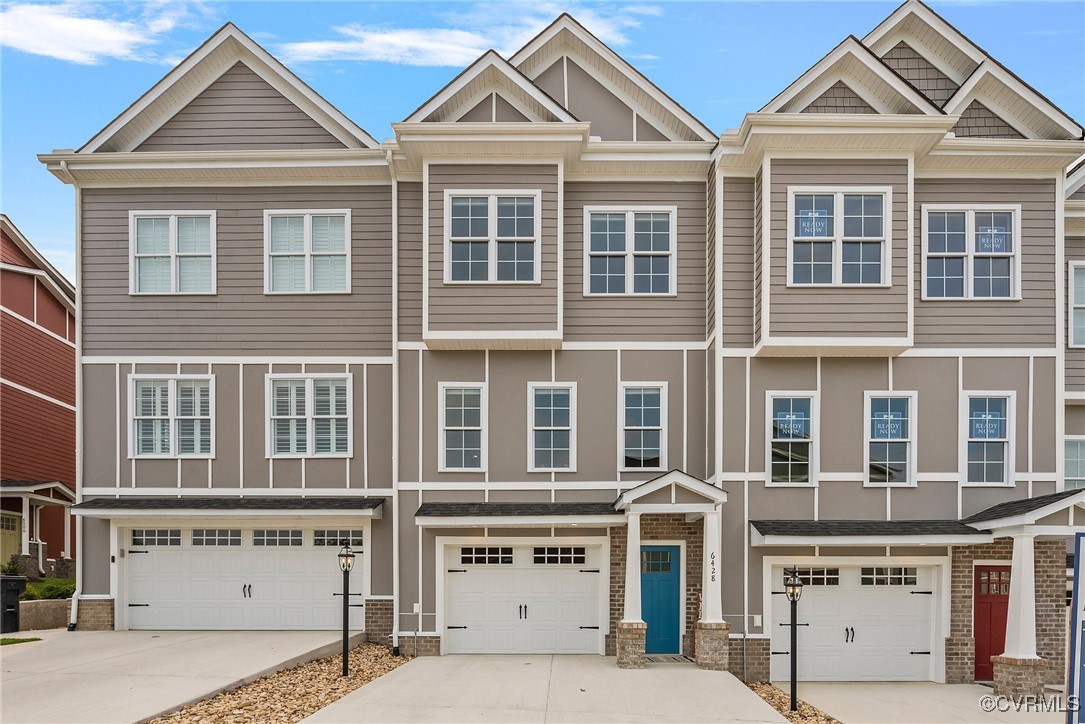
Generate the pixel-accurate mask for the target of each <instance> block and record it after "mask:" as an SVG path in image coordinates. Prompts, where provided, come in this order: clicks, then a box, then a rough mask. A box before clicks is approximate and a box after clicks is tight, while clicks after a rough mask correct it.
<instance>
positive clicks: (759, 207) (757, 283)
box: [723, 170, 765, 344]
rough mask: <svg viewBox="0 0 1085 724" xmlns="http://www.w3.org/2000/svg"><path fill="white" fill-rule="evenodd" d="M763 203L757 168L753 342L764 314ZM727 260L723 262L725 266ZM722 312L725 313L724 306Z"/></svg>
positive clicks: (758, 334)
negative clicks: (762, 305)
mask: <svg viewBox="0 0 1085 724" xmlns="http://www.w3.org/2000/svg"><path fill="white" fill-rule="evenodd" d="M764 205H765V189H764V184H763V183H762V172H761V171H760V170H759V171H758V172H757V176H755V177H754V182H753V341H754V344H758V343H760V342H761V337H762V321H761V315H763V314H764V310H763V309H762V308H761V299H762V297H763V288H762V284H763V283H764V280H763V277H764V275H763V274H762V269H763V268H764V261H765V259H764V257H765V254H764V251H765V250H764V238H763V237H764V235H763V233H762V224H763V221H764ZM726 264H727V262H726V261H725V262H724V266H725V268H726ZM723 313H724V314H725V315H726V314H727V309H726V307H725V308H724V311H723Z"/></svg>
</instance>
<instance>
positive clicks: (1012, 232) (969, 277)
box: [922, 204, 1021, 300]
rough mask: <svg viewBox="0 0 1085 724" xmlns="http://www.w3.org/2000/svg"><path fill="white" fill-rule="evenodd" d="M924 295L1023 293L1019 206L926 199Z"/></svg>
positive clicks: (1012, 295) (933, 297)
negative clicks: (956, 202) (943, 201)
mask: <svg viewBox="0 0 1085 724" xmlns="http://www.w3.org/2000/svg"><path fill="white" fill-rule="evenodd" d="M922 212H923V299H925V300H942V299H1020V295H1021V263H1020V262H1021V206H1020V205H1019V204H1018V205H993V204H971V205H963V206H959V205H952V204H923V207H922Z"/></svg>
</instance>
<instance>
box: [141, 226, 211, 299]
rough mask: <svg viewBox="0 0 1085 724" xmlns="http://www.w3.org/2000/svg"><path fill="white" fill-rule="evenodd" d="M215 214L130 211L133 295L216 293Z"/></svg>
mask: <svg viewBox="0 0 1085 724" xmlns="http://www.w3.org/2000/svg"><path fill="white" fill-rule="evenodd" d="M215 221H216V214H215V212H214V211H130V212H128V237H129V259H128V261H129V265H128V269H129V274H128V291H129V293H130V294H214V293H215V288H216V284H215V278H216V276H217V275H216V264H217V255H216V243H215Z"/></svg>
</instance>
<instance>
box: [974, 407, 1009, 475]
mask: <svg viewBox="0 0 1085 724" xmlns="http://www.w3.org/2000/svg"><path fill="white" fill-rule="evenodd" d="M1011 401H1012V397H1011V396H1007V395H994V394H987V393H981V394H976V393H972V394H969V395H968V396H967V397H966V398H965V406H966V408H965V412H966V415H965V421H966V424H967V425H968V430H967V433H966V434H967V441H966V451H965V456H966V461H965V462H966V467H967V470H966V478H965V479H966V481H967V482H968V483H970V484H973V485H1007V484H1010V483H1012V477H1011V471H1012V469H1013V468H1012V465H1013V459H1012V455H1011V448H1012V446H1011V445H1010V441H1011V437H1010V434H1011V432H1010V431H1011V428H1010V421H1011V420H1012V405H1011Z"/></svg>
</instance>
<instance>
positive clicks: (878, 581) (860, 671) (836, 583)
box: [772, 566, 935, 681]
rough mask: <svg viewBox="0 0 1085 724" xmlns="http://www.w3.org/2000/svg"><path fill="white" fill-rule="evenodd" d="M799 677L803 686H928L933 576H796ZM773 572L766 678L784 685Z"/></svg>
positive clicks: (785, 662) (783, 641)
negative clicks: (913, 683)
mask: <svg viewBox="0 0 1085 724" xmlns="http://www.w3.org/2000/svg"><path fill="white" fill-rule="evenodd" d="M799 574H800V577H801V578H802V580H803V583H804V584H805V585H804V586H803V589H802V598H801V599H800V600H799V623H801V624H808V625H805V626H800V627H799V658H798V673H799V679H800V680H802V681H927V680H929V679H930V678H931V659H932V652H933V651H934V639H933V631H932V628H931V621H932V616H933V611H934V604H935V601H934V599H935V595H934V593H933V588H932V584H933V583H934V569H933V568H930V567H926V568H924V567H918V568H917V567H910V566H872V567H852V566H842V567H826V568H821V567H815V568H809V567H807V568H803V567H800V568H799ZM783 581H784V569H783V568H774V569H773V581H772V591H773V595H772V614H773V618H772V626H773V631H772V651H773V652H774V654H773V656H772V677H773V679H774V680H777V681H779V680H785V679H788V678H789V677H790V666H791V663H790V657H789V656H788V655H786V653H785V654H781V653H778V652H788V651H790V648H791V630H790V628H789V627H788V625H787V624H789V623H790V621H791V612H790V603H789V602H788V600H787V597H786V596H784V595H783V593H782V591H783Z"/></svg>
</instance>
